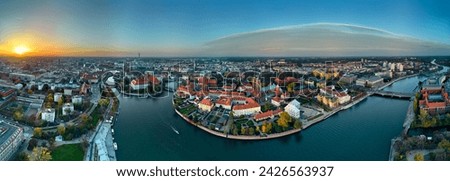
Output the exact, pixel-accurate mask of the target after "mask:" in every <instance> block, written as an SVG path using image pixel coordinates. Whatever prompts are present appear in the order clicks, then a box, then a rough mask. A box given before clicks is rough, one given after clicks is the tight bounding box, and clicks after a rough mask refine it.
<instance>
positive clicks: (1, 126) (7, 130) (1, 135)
mask: <svg viewBox="0 0 450 181" xmlns="http://www.w3.org/2000/svg"><path fill="white" fill-rule="evenodd" d="M17 129H19V127H17V126H13V125H10V124H7V123H4V122H2V121H0V145H2V144H3V143H5V142H6V140H8V138H9V137H11V136H12V135H13V134H14V132H16V130H17Z"/></svg>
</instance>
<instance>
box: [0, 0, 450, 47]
mask: <svg viewBox="0 0 450 181" xmlns="http://www.w3.org/2000/svg"><path fill="white" fill-rule="evenodd" d="M449 9H450V2H446V1H430V0H423V1H414V0H408V1H407V0H396V1H389V0H383V1H381V0H379V1H376V0H365V1H361V0H344V1H331V0H330V1H321V0H309V1H300V0H297V1H296V0H293V1H288V0H277V1H273V0H271V1H269V0H161V1H106V0H104V1H85V0H77V1H68V0H67V1H65V0H60V1H56V0H55V1H45V0H43V1H23V0H11V1H9V0H2V1H0V20H1V21H0V47H1V44H2V43H5V42H7V41H8V39H11V37H15V36H20V35H23V34H27V35H28V36H33V37H38V38H37V39H38V40H36V42H40V41H44V40H45V41H49V42H52V44H51V45H49V47H53V48H56V49H58V48H59V49H61V50H60V51H61V52H71V50H79V51H90V50H92V51H104V50H107V51H112V52H113V51H117V52H123V53H124V54H126V53H127V52H138V51H139V52H143V53H142V54H143V55H146V56H152V55H158V56H161V55H167V56H170V55H191V56H192V55H197V54H198V55H202V54H204V51H202V50H200V49H202V47H204V46H205V44H208V42H210V41H214V40H216V39H219V38H221V37H227V36H230V35H233V34H240V33H245V32H253V31H258V30H261V29H270V28H277V27H283V26H293V25H303V24H314V23H323V22H327V23H340V24H350V25H358V26H364V27H371V28H376V29H380V30H384V31H388V32H392V33H395V34H399V35H406V36H410V37H414V38H417V39H420V40H423V41H431V42H439V43H443V44H450V11H449ZM41 51H44V50H41ZM0 53H1V52H0ZM72 53H73V52H72ZM255 53H258V52H255ZM369 53H370V52H369ZM69 54H70V53H69ZM211 55H214V53H212V54H211ZM243 55H244V54H243ZM230 56H232V55H230Z"/></svg>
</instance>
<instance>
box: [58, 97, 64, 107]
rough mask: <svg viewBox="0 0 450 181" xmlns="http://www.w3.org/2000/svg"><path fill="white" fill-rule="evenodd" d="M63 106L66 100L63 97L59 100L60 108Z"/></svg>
mask: <svg viewBox="0 0 450 181" xmlns="http://www.w3.org/2000/svg"><path fill="white" fill-rule="evenodd" d="M63 104H64V100H63V97H62V96H61V97H60V98H59V99H58V108H61V107H62V105H63Z"/></svg>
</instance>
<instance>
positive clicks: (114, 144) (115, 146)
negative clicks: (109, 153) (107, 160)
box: [113, 142, 118, 150]
mask: <svg viewBox="0 0 450 181" xmlns="http://www.w3.org/2000/svg"><path fill="white" fill-rule="evenodd" d="M113 147H114V150H117V149H118V147H117V143H116V142H114V143H113Z"/></svg>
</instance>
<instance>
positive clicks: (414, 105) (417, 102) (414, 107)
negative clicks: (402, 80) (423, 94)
mask: <svg viewBox="0 0 450 181" xmlns="http://www.w3.org/2000/svg"><path fill="white" fill-rule="evenodd" d="M413 110H414V113H415V114H417V113H418V111H419V101H418V100H417V99H414V103H413Z"/></svg>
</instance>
